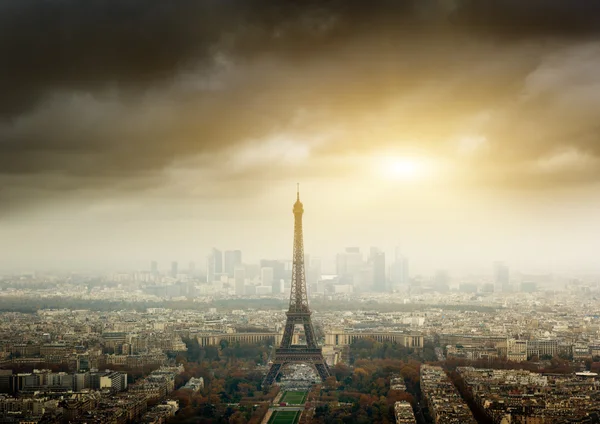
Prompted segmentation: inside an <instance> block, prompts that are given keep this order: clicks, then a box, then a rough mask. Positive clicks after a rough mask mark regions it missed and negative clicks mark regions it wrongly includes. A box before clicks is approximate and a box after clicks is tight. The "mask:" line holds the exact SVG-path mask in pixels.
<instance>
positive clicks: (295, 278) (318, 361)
mask: <svg viewBox="0 0 600 424" xmlns="http://www.w3.org/2000/svg"><path fill="white" fill-rule="evenodd" d="M303 213H304V206H303V205H302V203H301V202H300V190H298V193H297V199H296V203H295V204H294V262H293V265H292V288H291V293H290V309H289V310H288V311H287V313H286V315H287V320H286V322H285V330H284V332H283V338H282V339H281V345H280V346H279V348H277V349H276V350H275V357H274V359H273V363H272V365H271V368H270V369H269V372H268V373H267V375H266V377H265V379H264V381H263V387H266V386H270V385H271V384H273V383H274V382H275V379H276V378H277V375H278V374H279V372H280V371H281V369H282V368H283V367H284V366H285V365H287V364H310V365H312V366H313V367H315V369H316V370H317V373H318V374H319V377H321V380H323V381H325V379H326V378H327V377H329V376H330V375H331V373H330V371H329V367H328V366H327V363H326V362H325V359H324V358H323V352H322V351H321V348H320V347H319V344H318V343H317V338H316V336H315V329H314V327H313V324H312V320H311V318H310V316H311V312H310V309H309V307H308V296H307V293H306V278H305V275H304V241H303V236H302V214H303ZM296 325H302V326H303V327H304V335H305V337H306V345H293V344H292V339H293V336H294V329H295V328H296Z"/></svg>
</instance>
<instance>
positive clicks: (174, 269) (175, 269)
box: [171, 261, 179, 278]
mask: <svg viewBox="0 0 600 424" xmlns="http://www.w3.org/2000/svg"><path fill="white" fill-rule="evenodd" d="M178 273H179V265H178V264H177V261H173V262H171V277H173V278H175V277H177V274H178Z"/></svg>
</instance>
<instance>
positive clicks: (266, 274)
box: [260, 267, 273, 287]
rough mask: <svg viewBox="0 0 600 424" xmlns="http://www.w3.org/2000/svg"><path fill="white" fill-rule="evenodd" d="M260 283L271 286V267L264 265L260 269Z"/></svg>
mask: <svg viewBox="0 0 600 424" xmlns="http://www.w3.org/2000/svg"><path fill="white" fill-rule="evenodd" d="M260 283H261V285H263V286H271V287H272V286H273V268H268V267H264V268H261V269H260Z"/></svg>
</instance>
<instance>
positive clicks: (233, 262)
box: [224, 250, 242, 277]
mask: <svg viewBox="0 0 600 424" xmlns="http://www.w3.org/2000/svg"><path fill="white" fill-rule="evenodd" d="M241 265H242V251H241V250H227V251H226V252H225V261H224V272H225V273H226V274H227V275H228V276H229V277H233V274H234V272H235V269H236V268H237V267H239V266H241Z"/></svg>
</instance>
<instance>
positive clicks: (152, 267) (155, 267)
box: [150, 261, 158, 275]
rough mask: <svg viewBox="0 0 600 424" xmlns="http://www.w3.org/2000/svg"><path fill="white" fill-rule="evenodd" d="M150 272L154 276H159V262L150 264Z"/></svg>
mask: <svg viewBox="0 0 600 424" xmlns="http://www.w3.org/2000/svg"><path fill="white" fill-rule="evenodd" d="M150 272H152V274H154V275H156V274H158V262H156V261H152V262H150Z"/></svg>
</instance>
